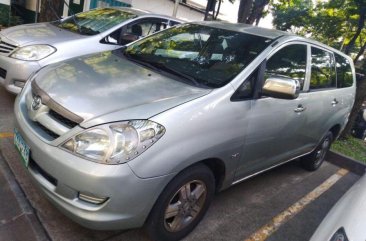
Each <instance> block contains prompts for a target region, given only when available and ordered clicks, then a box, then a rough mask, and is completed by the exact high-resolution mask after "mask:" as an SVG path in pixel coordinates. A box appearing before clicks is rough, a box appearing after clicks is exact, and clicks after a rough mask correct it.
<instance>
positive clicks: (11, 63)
mask: <svg viewBox="0 0 366 241" xmlns="http://www.w3.org/2000/svg"><path fill="white" fill-rule="evenodd" d="M40 68H41V66H40V65H39V63H38V62H37V61H23V60H18V59H13V58H10V57H7V56H5V55H0V73H1V74H0V84H2V85H3V86H4V87H5V88H6V89H7V90H8V91H9V92H11V93H14V94H18V93H19V92H20V91H21V90H22V87H23V86H24V84H25V82H26V81H27V80H28V78H29V76H30V75H31V74H32V73H33V72H35V71H37V70H39V69H40Z"/></svg>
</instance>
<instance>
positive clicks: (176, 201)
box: [145, 164, 215, 241]
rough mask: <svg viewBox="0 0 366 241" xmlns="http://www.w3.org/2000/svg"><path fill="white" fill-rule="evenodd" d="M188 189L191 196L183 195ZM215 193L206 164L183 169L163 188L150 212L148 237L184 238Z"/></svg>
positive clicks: (164, 240)
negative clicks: (169, 209)
mask: <svg viewBox="0 0 366 241" xmlns="http://www.w3.org/2000/svg"><path fill="white" fill-rule="evenodd" d="M187 190H188V192H189V193H190V194H191V195H186V194H187ZM214 192H215V178H214V175H213V173H212V172H211V170H210V169H209V168H208V167H207V166H205V165H203V164H199V165H195V166H192V167H189V168H187V169H185V170H183V171H182V172H181V173H179V174H178V175H177V176H176V177H175V178H174V179H173V180H172V181H171V182H170V183H169V184H168V185H167V186H166V187H165V189H164V191H163V192H162V193H161V194H160V196H159V198H158V200H157V201H156V203H155V205H154V207H153V209H152V210H151V212H150V215H149V217H148V219H147V221H146V223H145V229H146V231H147V233H148V235H149V236H150V238H151V239H152V240H155V241H175V240H180V239H182V238H183V237H185V236H186V235H187V234H189V233H190V232H191V231H192V230H193V229H194V228H195V227H196V226H197V224H198V223H199V222H200V221H201V219H202V218H203V216H204V215H205V213H206V211H207V209H208V207H209V205H210V203H211V201H212V199H213V196H214ZM194 194H196V195H197V197H195V196H194ZM168 207H170V208H171V211H170V212H168Z"/></svg>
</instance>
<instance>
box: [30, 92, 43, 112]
mask: <svg viewBox="0 0 366 241" xmlns="http://www.w3.org/2000/svg"><path fill="white" fill-rule="evenodd" d="M41 104H42V98H41V97H40V96H39V95H36V96H34V97H33V101H32V109H33V110H38V109H39V107H41Z"/></svg>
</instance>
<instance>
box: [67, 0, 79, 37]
mask: <svg viewBox="0 0 366 241" xmlns="http://www.w3.org/2000/svg"><path fill="white" fill-rule="evenodd" d="M64 4H65V5H66V7H67V8H68V9H69V11H70V13H71V17H72V20H73V21H74V23H75V25H76V27H77V28H78V31H79V33H81V28H80V25H79V24H78V21H77V20H76V18H75V13H74V11H72V9H71V8H70V6H69V4H67V2H66V1H65V0H64Z"/></svg>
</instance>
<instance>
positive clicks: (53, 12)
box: [39, 0, 64, 22]
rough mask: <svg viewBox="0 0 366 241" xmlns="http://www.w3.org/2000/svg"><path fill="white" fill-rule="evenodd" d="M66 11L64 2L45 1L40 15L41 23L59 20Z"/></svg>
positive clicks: (57, 0) (58, 0)
mask: <svg viewBox="0 0 366 241" xmlns="http://www.w3.org/2000/svg"><path fill="white" fill-rule="evenodd" d="M63 9H64V1H63V0H43V1H42V2H41V11H40V14H39V21H40V22H50V21H54V20H57V19H59V18H60V17H61V16H62V13H63Z"/></svg>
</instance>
